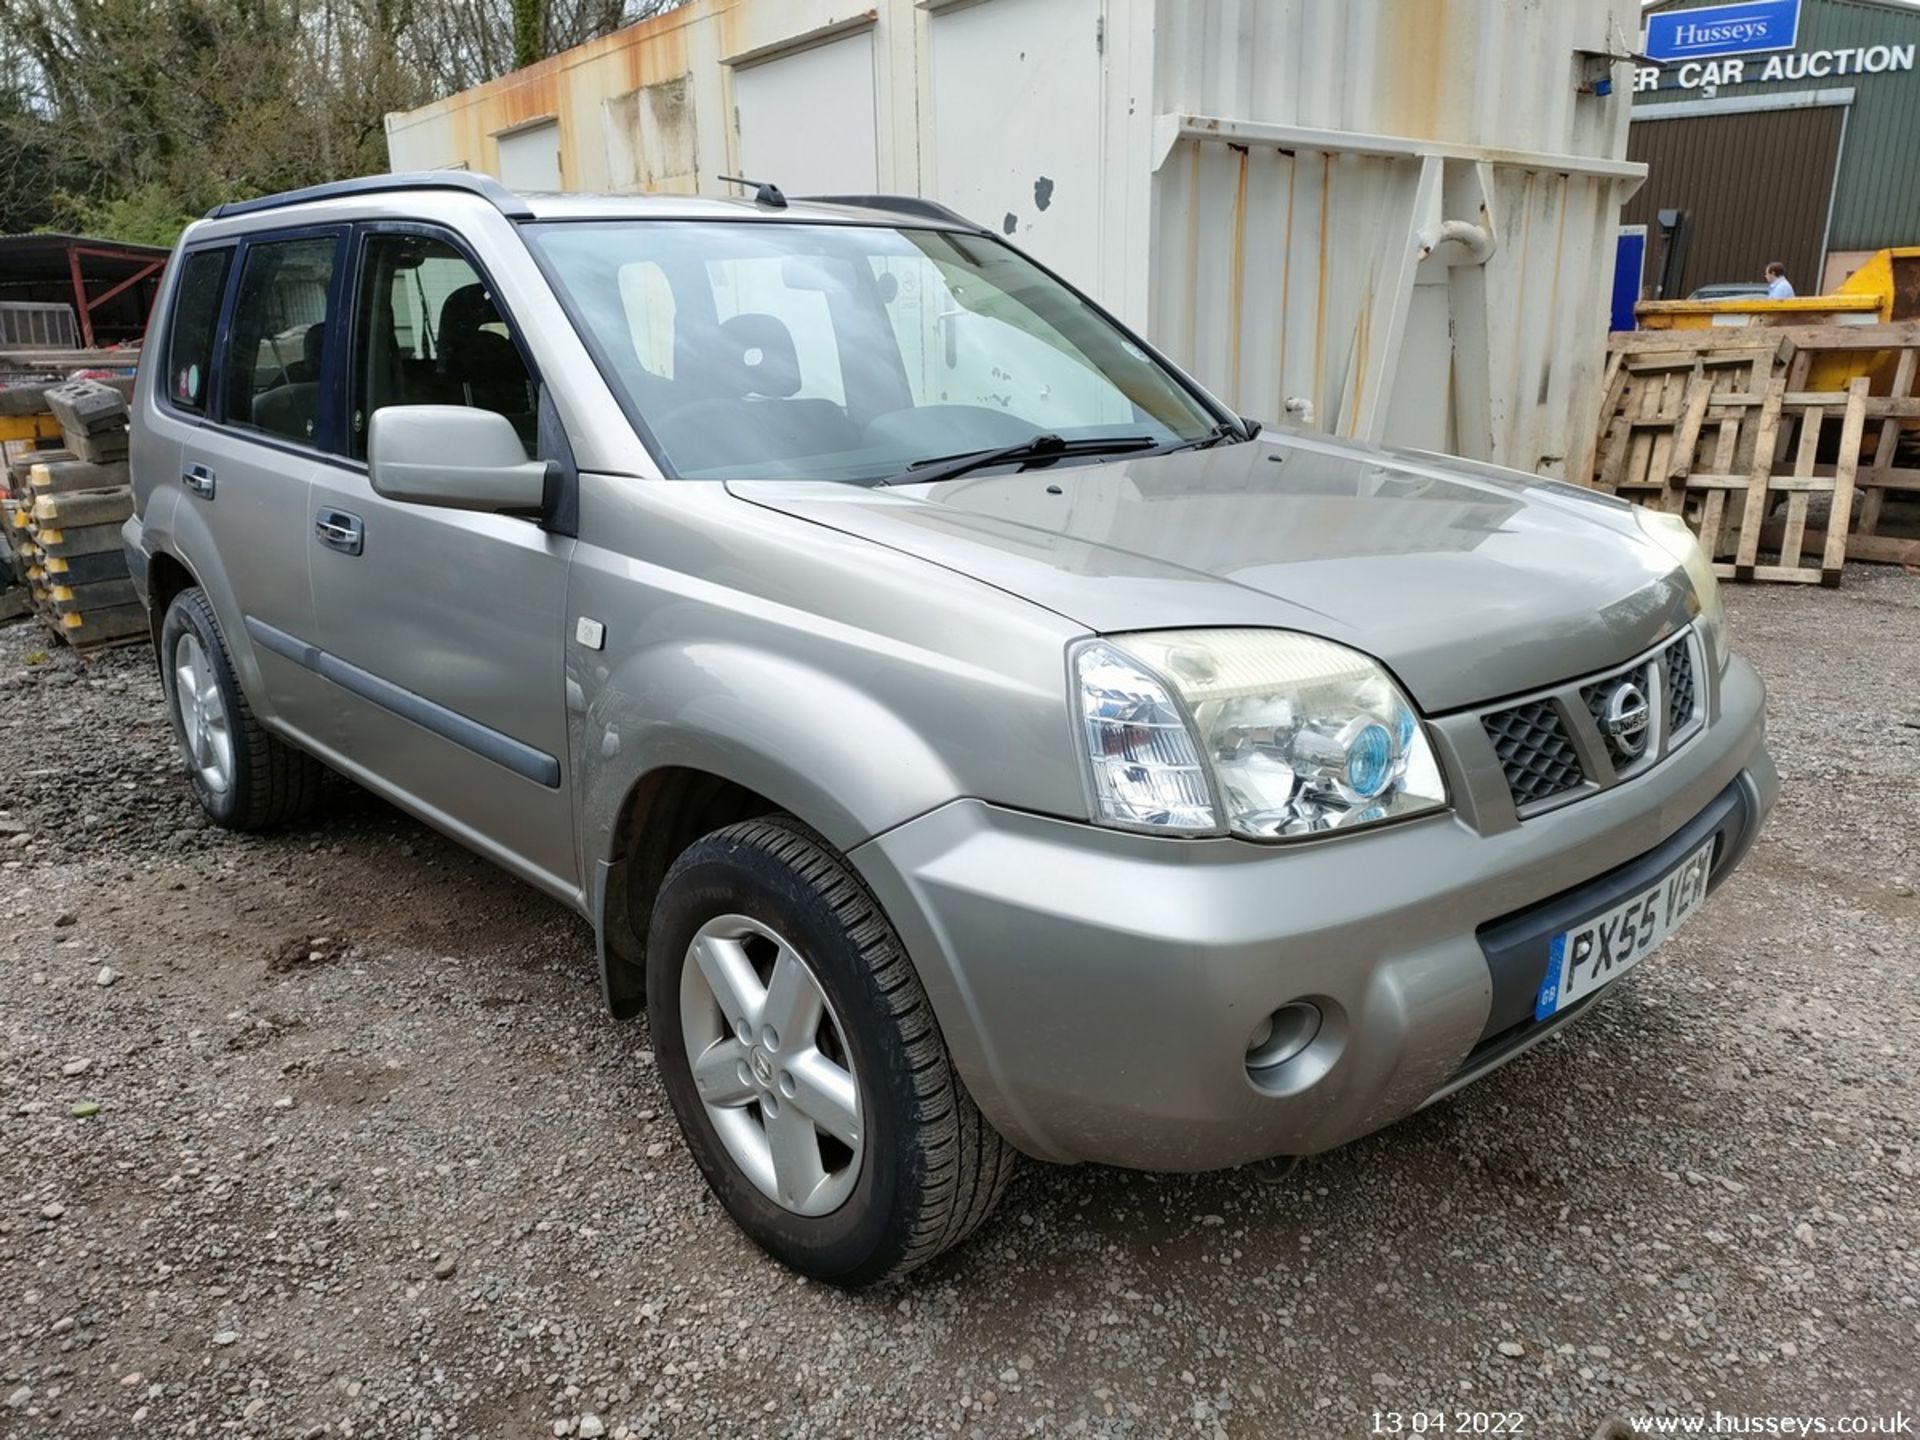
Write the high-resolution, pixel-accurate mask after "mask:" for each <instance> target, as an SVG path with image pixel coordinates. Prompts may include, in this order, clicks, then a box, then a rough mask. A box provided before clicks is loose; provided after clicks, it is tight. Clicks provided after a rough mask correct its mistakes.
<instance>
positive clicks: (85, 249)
mask: <svg viewBox="0 0 1920 1440" xmlns="http://www.w3.org/2000/svg"><path fill="white" fill-rule="evenodd" d="M82 255H86V256H90V257H92V258H93V259H96V260H127V261H132V262H134V263H136V264H139V265H140V268H139V269H138V270H136V271H134V272H133V274H131V275H129V276H128V277H127V278H126V279H124V280H122V281H121V282H120V283H119V284H118V285H115V286H114V287H113V288H112V289H111V290H107V291H105V292H103V293H101V294H99V295H94V296H89V295H88V294H87V281H86V276H85V274H84V273H83V272H82V270H81V268H80V257H81V256H82ZM142 261H144V262H145V263H144V264H142V263H141V262H142ZM166 263H167V262H166V257H165V256H162V257H160V258H159V259H157V260H156V259H153V258H151V257H149V256H147V255H144V254H142V253H141V252H139V251H137V250H120V249H116V248H114V247H111V246H107V245H69V246H67V274H68V275H69V276H71V277H72V279H73V303H74V308H75V309H76V310H77V311H78V312H79V315H80V342H81V344H82V345H84V346H85V347H86V348H87V349H89V350H91V349H93V312H94V311H95V310H97V309H99V308H100V307H101V306H102V305H104V304H106V303H107V302H108V301H109V300H111V299H113V298H114V297H115V296H116V295H122V294H124V293H126V292H127V291H128V290H131V289H132V288H133V287H134V286H135V285H138V284H139V283H140V282H141V281H142V280H145V279H147V278H148V277H149V276H151V275H154V274H157V273H158V272H159V269H160V267H161V266H162V265H164V264H166Z"/></svg>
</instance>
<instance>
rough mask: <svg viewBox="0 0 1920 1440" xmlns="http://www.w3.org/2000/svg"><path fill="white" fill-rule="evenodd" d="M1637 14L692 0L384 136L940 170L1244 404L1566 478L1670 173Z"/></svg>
mask: <svg viewBox="0 0 1920 1440" xmlns="http://www.w3.org/2000/svg"><path fill="white" fill-rule="evenodd" d="M1639 28H1640V16H1639V6H1638V4H1637V3H1635V0H1553V3H1551V4H1546V3H1540V0H1418V3H1409V0H875V3H874V6H873V8H871V9H860V10H850V9H848V8H847V7H846V5H845V4H844V0H840V3H836V0H692V3H690V4H688V5H686V6H684V7H683V8H681V9H678V10H675V11H672V12H669V13H668V14H666V15H663V16H660V17H658V18H656V19H654V20H651V21H648V22H645V23H643V24H640V25H637V26H633V27H630V28H629V29H626V30H622V31H619V32H616V33H615V34H613V35H610V36H607V37H605V38H604V39H601V40H598V41H595V42H593V43H591V44H588V45H585V46H582V47H580V48H579V49H577V50H573V51H569V52H567V53H565V54H563V55H557V56H554V57H552V58H551V59H549V60H547V61H544V62H542V63H541V64H539V65H536V66H533V67H532V68H530V69H528V70H525V71H522V72H519V73H517V74H514V75H509V76H506V77H503V78H502V79H500V80H498V81H495V82H493V83H491V84H488V85H484V86H481V87H479V88H477V89H475V90H471V91H467V92H464V93H462V94H459V95H454V96H450V97H448V98H446V99H444V100H441V101H438V102H436V103H435V104H432V105H429V106H426V107H424V108H422V109H420V110H416V111H412V112H409V113H407V114H402V115H393V116H389V117H388V121H387V133H388V147H389V155H390V157H391V162H392V164H393V166H394V168H395V169H416V168H427V167H433V166H447V165H463V166H466V167H468V168H471V169H475V170H485V171H489V172H492V173H496V174H499V175H500V176H501V178H502V179H504V180H506V181H507V183H508V184H510V185H520V186H523V187H525V188H536V189H537V188H547V187H550V186H552V185H553V184H555V183H557V184H558V185H559V186H560V187H561V188H565V189H569V190H614V191H640V190H661V191H667V192H676V193H695V192H698V193H709V194H725V193H729V187H727V186H726V185H724V184H723V183H721V182H720V181H719V179H718V177H719V176H720V175H722V174H744V175H749V176H751V177H753V178H755V179H769V180H773V181H776V182H777V183H779V184H780V185H781V186H782V187H783V188H784V189H785V190H786V191H787V192H788V193H789V194H794V195H804V194H809V193H813V194H819V193H833V194H864V193H874V192H894V193H907V194H924V195H929V196H932V197H934V198H936V199H939V200H942V201H944V202H945V203H947V204H949V205H951V206H953V207H954V208H955V209H958V210H959V211H961V212H962V213H964V214H966V215H969V216H970V217H972V218H973V219H975V220H977V221H979V222H981V223H982V224H985V225H988V226H990V227H991V228H993V229H994V230H996V231H999V232H1002V233H1005V234H1007V235H1009V236H1012V237H1013V238H1014V239H1015V240H1017V241H1018V242H1019V243H1020V244H1021V245H1022V246H1023V247H1025V248H1027V249H1028V250H1030V251H1031V252H1032V253H1034V254H1035V255H1037V256H1038V257H1039V258H1040V259H1042V260H1043V261H1046V262H1047V263H1049V264H1051V265H1053V266H1054V267H1055V268H1057V269H1059V270H1060V271H1061V272H1062V273H1064V274H1065V275H1067V276H1068V277H1069V278H1070V279H1072V280H1074V281H1075V282H1076V283H1078V284H1080V285H1082V286H1084V287H1085V288H1087V289H1088V290H1090V291H1091V292H1092V293H1093V294H1094V295H1095V296H1096V297H1098V298H1099V299H1100V300H1102V301H1103V303H1105V304H1107V305H1108V306H1109V307H1111V308H1112V309H1114V310H1115V311H1116V312H1118V313H1119V314H1121V315H1122V316H1123V317H1125V318H1126V319H1127V320H1129V321H1131V322H1132V323H1134V324H1136V325H1139V326H1141V327H1142V328H1143V329H1144V330H1145V331H1146V332H1147V333H1148V334H1149V335H1150V336H1151V337H1152V338H1153V339H1154V341H1155V342H1156V343H1158V344H1159V345H1161V346H1163V347H1164V348H1165V349H1166V350H1167V351H1168V352H1169V353H1171V354H1172V355H1173V356H1175V357H1176V358H1177V359H1179V360H1180V361H1182V362H1183V363H1185V364H1186V365H1188V366H1190V367H1191V368H1192V369H1193V370H1194V371H1195V373H1196V374H1198V375H1199V376H1200V377H1201V378H1202V379H1203V380H1204V381H1205V382H1206V383H1207V384H1209V385H1210V386H1212V387H1213V388H1214V389H1215V390H1216V391H1217V392H1218V393H1220V394H1221V395H1222V396H1223V398H1225V399H1227V400H1229V401H1230V402H1231V403H1233V404H1234V405H1235V406H1237V407H1238V408H1239V409H1240V410H1242V411H1243V412H1244V413H1247V414H1250V415H1253V416H1256V417H1259V418H1263V419H1269V420H1285V419H1293V420H1294V421H1296V422H1298V423H1306V424H1310V425H1313V426H1316V427H1318V428H1321V429H1324V430H1328V431H1332V432H1335V433H1339V434H1343V435H1351V436H1357V437H1362V438H1368V439H1375V440H1382V441H1386V442H1390V443H1397V444H1405V445H1411V446H1417V447H1422V448H1428V449H1436V450H1445V451H1449V452H1452V453H1456V454H1461V455H1466V456H1470V457H1473V458H1478V459H1484V460H1489V461H1493V462H1495V463H1498V464H1503V465H1509V466H1513V467H1515V468H1517V469H1521V470H1527V471H1535V472H1539V473H1545V474H1555V475H1559V474H1564V473H1566V471H1567V469H1569V468H1577V464H1578V460H1577V457H1579V456H1581V455H1583V454H1584V453H1586V451H1587V450H1588V449H1589V448H1590V446H1591V443H1592V440H1593V435H1592V428H1593V425H1594V417H1593V411H1594V405H1593V403H1592V397H1593V394H1594V392H1595V390H1596V388H1597V386H1598V383H1599V378H1600V371H1601V367H1602V364H1603V362H1604V358H1605V357H1604V348H1605V335H1606V328H1607V303H1608V295H1609V290H1610V286H1611V282H1612V274H1613V253H1614V236H1615V233H1616V229H1617V225H1618V220H1619V213H1620V207H1621V205H1622V204H1623V203H1624V201H1625V199H1626V197H1627V196H1629V195H1630V194H1631V193H1632V192H1633V190H1634V189H1635V188H1636V187H1637V185H1638V183H1639V181H1640V179H1641V177H1642V174H1643V172H1642V170H1641V168H1640V167H1638V166H1636V165H1633V164H1630V163H1629V162H1627V161H1626V160H1625V158H1624V156H1625V154H1626V140H1627V123H1628V119H1629V114H1628V98H1627V92H1628V91H1629V90H1630V89H1631V74H1632V65H1631V61H1630V59H1629V58H1628V57H1629V55H1630V53H1631V51H1632V50H1633V49H1634V47H1635V44H1636V43H1637V40H1638V37H1639ZM1569 456H1572V457H1576V458H1575V462H1574V466H1573V467H1569V466H1568V464H1567V458H1568V457H1569Z"/></svg>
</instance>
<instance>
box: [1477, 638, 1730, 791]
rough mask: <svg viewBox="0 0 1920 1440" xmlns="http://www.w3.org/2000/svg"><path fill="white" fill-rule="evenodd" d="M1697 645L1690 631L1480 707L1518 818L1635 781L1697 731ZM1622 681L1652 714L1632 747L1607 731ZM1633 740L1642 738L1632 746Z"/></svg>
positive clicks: (1630, 740) (1700, 709)
mask: <svg viewBox="0 0 1920 1440" xmlns="http://www.w3.org/2000/svg"><path fill="white" fill-rule="evenodd" d="M1694 649H1695V642H1694V639H1693V634H1692V632H1691V631H1685V632H1682V633H1681V634H1680V635H1677V636H1675V637H1673V638H1671V639H1669V640H1666V641H1664V642H1663V643H1662V644H1661V645H1660V646H1658V647H1657V648H1655V649H1653V650H1649V651H1648V652H1646V653H1645V654H1644V655H1642V656H1641V657H1640V658H1639V659H1637V660H1635V661H1634V662H1632V663H1631V664H1628V665H1622V666H1619V667H1617V668H1616V669H1612V670H1607V671H1603V672H1602V673H1600V674H1598V675H1594V676H1589V677H1586V678H1584V679H1579V680H1570V681H1567V682H1566V683H1565V684H1563V685H1559V686H1556V687H1554V689H1553V690H1552V691H1550V692H1548V693H1544V694H1541V695H1537V696H1535V697H1534V698H1532V699H1530V700H1525V701H1522V702H1521V703H1519V704H1507V705H1503V706H1501V707H1500V708H1499V709H1497V710H1484V711H1481V712H1480V715H1479V720H1480V724H1481V725H1482V726H1483V727H1484V728H1485V730H1486V734H1487V739H1488V740H1489V741H1490V742H1492V745H1493V749H1494V753H1495V755H1497V756H1498V757H1499V760H1500V768H1501V770H1502V771H1503V772H1504V773H1505V775H1506V779H1507V788H1508V790H1509V791H1510V792H1511V793H1512V798H1513V805H1514V809H1515V810H1517V811H1518V812H1519V817H1520V818H1521V819H1522V820H1524V819H1526V818H1527V817H1528V816H1529V814H1530V813H1533V812H1537V811H1539V810H1543V809H1548V808H1552V807H1553V806H1556V805H1561V804H1566V803H1568V802H1570V801H1572V800H1575V799H1577V798H1579V796H1580V795H1581V794H1583V793H1590V792H1597V791H1600V790H1605V789H1607V788H1609V787H1610V786H1613V785H1617V784H1619V783H1620V782H1621V781H1623V780H1631V779H1632V778H1634V777H1635V776H1636V775H1639V774H1641V773H1643V772H1644V771H1646V770H1648V769H1651V768H1652V767H1653V766H1655V765H1658V764H1659V763H1660V762H1661V761H1662V760H1664V759H1665V758H1666V757H1667V756H1668V755H1671V754H1672V753H1673V752H1674V751H1675V750H1677V749H1679V748H1680V747H1681V746H1682V745H1685V744H1687V743H1689V742H1690V741H1691V740H1692V739H1693V738H1694V737H1695V736H1696V735H1698V734H1699V733H1700V730H1701V714H1702V712H1703V711H1704V709H1705V708H1706V707H1705V706H1704V705H1703V704H1702V703H1701V702H1702V698H1703V697H1702V695H1701V691H1700V679H1699V676H1698V674H1697V671H1698V662H1697V661H1696V660H1695V659H1694ZM1622 682H1627V683H1631V684H1632V685H1633V686H1634V687H1635V688H1636V689H1638V690H1639V691H1640V693H1641V694H1642V695H1644V696H1645V697H1646V699H1647V702H1648V705H1649V708H1650V709H1651V710H1652V712H1653V713H1652V714H1651V715H1650V716H1649V717H1648V719H1649V722H1650V723H1649V724H1648V725H1647V726H1646V727H1645V728H1644V729H1642V730H1640V731H1638V732H1637V733H1636V732H1630V734H1629V737H1628V744H1627V745H1622V743H1621V737H1619V736H1615V735H1610V734H1608V733H1607V707H1608V703H1609V702H1610V701H1611V700H1612V699H1613V698H1614V696H1615V695H1616V694H1617V693H1618V691H1619V689H1620V686H1621V684H1622ZM1635 738H1637V739H1638V740H1639V742H1640V743H1639V745H1638V746H1637V747H1635V748H1631V749H1630V748H1629V746H1632V744H1633V740H1634V739H1635ZM1576 740H1577V741H1578V742H1579V748H1576V746H1575V741H1576ZM1582 756H1584V757H1586V763H1584V764H1583V763H1582Z"/></svg>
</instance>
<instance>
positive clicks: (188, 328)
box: [166, 249, 233, 415]
mask: <svg viewBox="0 0 1920 1440" xmlns="http://www.w3.org/2000/svg"><path fill="white" fill-rule="evenodd" d="M232 264H233V251H232V250H231V249H220V250H199V251H196V252H195V253H193V254H191V255H189V256H187V258H186V259H185V260H184V261H183V262H182V263H181V266H180V284H179V286H178V287H177V288H176V289H175V290H174V292H173V319H172V322H171V323H170V324H169V325H168V326H167V379H166V384H167V398H168V399H169V400H171V401H172V402H173V403H174V404H175V405H177V406H179V407H180V408H181V409H182V410H191V411H193V412H194V413H195V414H196V415H204V414H206V413H207V389H208V386H209V384H210V383H211V382H210V381H209V380H208V376H209V374H210V373H211V372H212V370H213V327H214V326H215V325H217V324H219V322H220V301H221V298H222V297H223V296H225V294H226V293H227V270H228V267H229V266H231V265H232Z"/></svg>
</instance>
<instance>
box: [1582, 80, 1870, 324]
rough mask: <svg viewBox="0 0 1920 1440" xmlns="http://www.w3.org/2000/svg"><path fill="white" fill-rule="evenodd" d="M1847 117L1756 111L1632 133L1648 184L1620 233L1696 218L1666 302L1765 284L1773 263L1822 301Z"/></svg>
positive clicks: (1654, 124)
mask: <svg viewBox="0 0 1920 1440" xmlns="http://www.w3.org/2000/svg"><path fill="white" fill-rule="evenodd" d="M1845 114H1846V111H1845V110H1844V109H1842V108H1840V107H1838V106H1822V107H1821V108H1819V109H1811V110H1755V111H1750V112H1747V113H1744V114H1734V115H1703V116H1700V117H1699V118H1697V119H1691V120H1643V121H1641V122H1640V123H1639V124H1638V125H1635V126H1634V127H1633V133H1632V136H1631V137H1630V139H1629V141H1628V146H1627V153H1628V155H1629V156H1630V157H1631V158H1632V159H1635V160H1639V161H1641V162H1643V163H1644V164H1645V165H1646V166H1647V183H1646V187H1645V188H1644V189H1642V190H1641V192H1640V193H1639V194H1638V195H1636V196H1635V197H1634V198H1633V200H1632V201H1631V202H1630V203H1629V204H1628V206H1627V208H1626V212H1625V213H1624V214H1623V215H1622V216H1621V217H1620V219H1621V221H1622V223H1624V224H1628V225H1646V226H1649V227H1651V226H1653V225H1654V224H1655V223H1656V218H1655V217H1656V212H1658V211H1659V210H1661V209H1665V208H1672V209H1681V210H1686V211H1687V212H1688V214H1689V217H1690V231H1689V236H1688V243H1687V260H1686V265H1685V266H1684V267H1683V269H1682V271H1681V278H1680V285H1679V288H1678V290H1677V291H1676V292H1674V293H1672V294H1670V295H1667V296H1666V297H1664V298H1666V299H1669V300H1684V299H1685V298H1686V297H1687V296H1688V295H1689V294H1691V293H1692V292H1693V291H1694V290H1696V289H1697V288H1699V287H1700V286H1702V285H1711V284H1715V283H1719V282H1723V281H1729V280H1758V279H1760V278H1761V276H1762V274H1763V272H1764V271H1765V269H1766V266H1767V262H1768V261H1770V260H1779V261H1781V262H1783V263H1784V264H1785V265H1786V267H1787V274H1788V276H1789V277H1790V278H1791V279H1792V280H1793V281H1794V282H1795V285H1796V287H1797V288H1798V289H1800V290H1801V291H1803V292H1804V293H1806V294H1814V293H1816V292H1817V291H1818V289H1819V283H1818V282H1819V278H1820V266H1821V262H1822V259H1823V256H1822V251H1821V240H1822V237H1824V236H1825V234H1826V231H1827V201H1828V198H1829V196H1831V195H1832V193H1833V173H1834V160H1835V158H1836V156H1837V155H1838V152H1839V147H1840V131H1841V127H1842V125H1843V124H1844V117H1845ZM1649 278H1651V277H1649Z"/></svg>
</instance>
